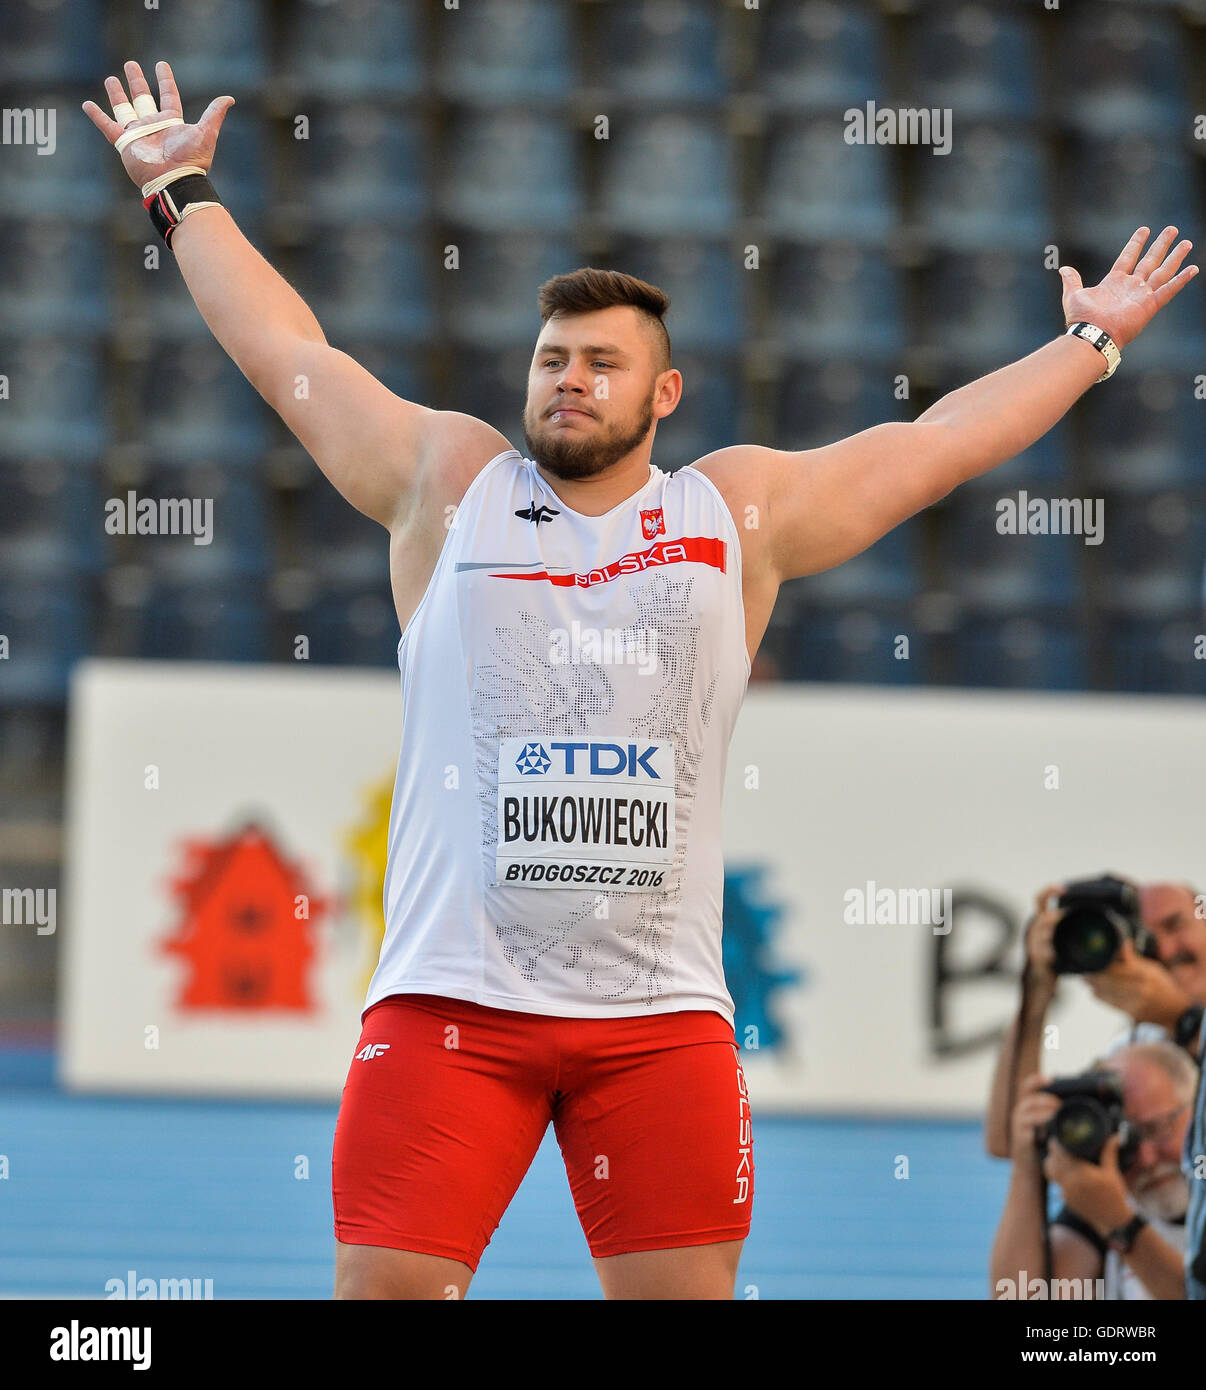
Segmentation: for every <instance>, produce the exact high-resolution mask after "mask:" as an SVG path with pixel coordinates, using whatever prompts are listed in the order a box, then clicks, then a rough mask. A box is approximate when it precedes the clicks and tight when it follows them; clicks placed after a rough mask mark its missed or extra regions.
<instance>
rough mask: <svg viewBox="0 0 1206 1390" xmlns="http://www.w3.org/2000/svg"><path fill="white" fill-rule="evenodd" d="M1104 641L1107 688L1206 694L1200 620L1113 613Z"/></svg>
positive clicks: (1148, 692)
mask: <svg viewBox="0 0 1206 1390" xmlns="http://www.w3.org/2000/svg"><path fill="white" fill-rule="evenodd" d="M1103 627H1104V631H1103V640H1102V643H1101V650H1102V659H1103V667H1104V680H1105V685H1106V688H1107V689H1110V690H1125V691H1132V692H1135V693H1137V694H1149V695H1196V696H1198V697H1199V698H1200V697H1201V696H1202V695H1206V660H1202V659H1201V658H1200V657H1199V656H1198V655H1197V652H1198V651H1199V650H1200V646H1201V643H1200V638H1201V634H1202V632H1203V630H1204V629H1206V623H1204V622H1203V621H1202V619H1201V617H1200V616H1199V617H1197V618H1194V617H1193V616H1192V615H1186V616H1185V617H1183V618H1173V619H1164V620H1161V619H1160V618H1158V617H1156V616H1154V615H1153V616H1152V617H1150V618H1141V619H1136V618H1134V617H1132V616H1129V615H1126V614H1116V613H1110V614H1107V615H1106V618H1105V622H1104V625H1103Z"/></svg>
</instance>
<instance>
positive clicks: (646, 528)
mask: <svg viewBox="0 0 1206 1390" xmlns="http://www.w3.org/2000/svg"><path fill="white" fill-rule="evenodd" d="M665 534H666V523H665V521H664V520H663V518H662V509H661V507H654V509H653V510H652V511H650V512H646V511H642V512H641V535H642V536H644V537H645V539H646V540H647V541H651V540H652V539H653V538H654V536H664V535H665Z"/></svg>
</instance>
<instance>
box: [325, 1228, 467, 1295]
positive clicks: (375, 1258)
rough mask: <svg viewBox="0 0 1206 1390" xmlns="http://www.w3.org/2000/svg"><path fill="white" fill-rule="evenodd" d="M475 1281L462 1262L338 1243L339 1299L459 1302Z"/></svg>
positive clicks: (379, 1247)
mask: <svg viewBox="0 0 1206 1390" xmlns="http://www.w3.org/2000/svg"><path fill="white" fill-rule="evenodd" d="M472 1279H473V1271H472V1270H471V1269H470V1268H469V1266H468V1265H467V1264H462V1263H461V1261H460V1260H448V1259H444V1258H442V1257H441V1256H439V1255H420V1254H417V1253H416V1252H415V1251H413V1250H391V1249H389V1248H388V1247H387V1246H383V1245H345V1244H344V1243H343V1241H341V1240H337V1241H336V1242H335V1297H336V1298H337V1299H345V1298H346V1299H415V1300H418V1299H437V1298H438V1299H445V1300H447V1299H460V1298H464V1297H465V1294H466V1293H467V1292H468V1289H469V1285H470V1283H471V1281H472Z"/></svg>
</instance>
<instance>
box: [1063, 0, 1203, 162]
mask: <svg viewBox="0 0 1206 1390" xmlns="http://www.w3.org/2000/svg"><path fill="white" fill-rule="evenodd" d="M1055 40H1056V45H1057V52H1058V60H1059V62H1060V67H1061V70H1062V71H1064V72H1071V71H1075V72H1076V74H1077V80H1076V82H1075V83H1065V84H1061V85H1060V86H1059V87H1058V88H1057V89H1056V95H1055V110H1056V113H1057V114H1058V116H1059V118H1060V120H1061V121H1063V122H1064V123H1065V124H1066V125H1068V126H1071V127H1073V128H1075V129H1077V130H1081V131H1083V132H1085V133H1086V134H1088V135H1091V136H1093V137H1094V138H1096V139H1110V138H1117V137H1119V136H1123V135H1135V134H1141V133H1146V134H1149V135H1151V136H1153V137H1154V138H1156V139H1163V138H1164V135H1165V133H1166V132H1167V131H1168V130H1169V129H1170V128H1172V127H1175V126H1176V125H1178V124H1179V123H1180V121H1181V120H1182V113H1183V112H1184V111H1185V110H1186V107H1187V104H1188V101H1189V83H1188V74H1187V67H1188V61H1187V60H1188V54H1189V51H1190V50H1189V46H1188V45H1187V43H1186V42H1185V36H1184V30H1183V29H1182V28H1181V26H1180V24H1179V23H1178V21H1177V17H1176V15H1174V14H1172V13H1168V14H1157V13H1155V12H1149V13H1147V14H1143V13H1139V12H1136V9H1135V7H1134V6H1133V5H1132V6H1129V7H1127V8H1123V7H1122V6H1115V7H1113V8H1111V7H1110V6H1108V5H1107V6H1098V7H1095V8H1093V9H1091V10H1086V9H1075V8H1073V9H1071V10H1070V11H1069V13H1068V17H1067V22H1066V23H1064V24H1061V25H1060V26H1059V29H1058V32H1057V33H1056V35H1055Z"/></svg>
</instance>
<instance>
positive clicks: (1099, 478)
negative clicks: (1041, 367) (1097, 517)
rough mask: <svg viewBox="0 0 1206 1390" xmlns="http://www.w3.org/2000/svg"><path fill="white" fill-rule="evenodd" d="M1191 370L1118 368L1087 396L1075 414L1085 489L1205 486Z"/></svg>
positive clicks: (1204, 461)
mask: <svg viewBox="0 0 1206 1390" xmlns="http://www.w3.org/2000/svg"><path fill="white" fill-rule="evenodd" d="M1186 293H1187V294H1192V293H1193V289H1192V288H1191V289H1189V290H1187V291H1186ZM1155 331H1156V332H1159V331H1160V327H1157V328H1156V329H1155ZM1128 356H1129V354H1128ZM1191 366H1192V364H1190V363H1183V364H1181V370H1178V371H1153V372H1141V371H1139V370H1137V369H1136V370H1135V371H1129V370H1124V369H1123V368H1121V367H1120V368H1119V369H1118V371H1117V372H1116V373H1115V374H1114V375H1113V376H1112V377H1111V378H1110V380H1109V381H1108V382H1106V383H1103V385H1102V387H1101V388H1100V389H1096V390H1092V391H1089V392H1088V394H1087V395H1086V396H1085V397H1084V398H1083V401H1082V402H1081V404H1080V406H1079V409H1080V411H1081V416H1082V419H1083V422H1084V438H1085V441H1086V443H1087V444H1088V445H1089V448H1088V450H1087V452H1086V456H1085V477H1086V482H1087V484H1088V485H1089V486H1092V487H1109V488H1111V489H1115V490H1118V491H1121V492H1125V491H1126V490H1128V489H1139V490H1143V489H1152V488H1162V487H1163V488H1167V487H1198V488H1202V487H1206V457H1204V456H1203V453H1202V447H1201V438H1202V436H1201V429H1202V425H1201V411H1202V403H1201V402H1200V401H1197V400H1195V399H1194V396H1193V392H1192V389H1191V382H1190V379H1189V368H1190V367H1191ZM1128 367H1129V361H1128Z"/></svg>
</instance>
